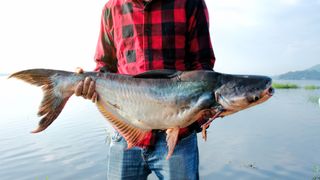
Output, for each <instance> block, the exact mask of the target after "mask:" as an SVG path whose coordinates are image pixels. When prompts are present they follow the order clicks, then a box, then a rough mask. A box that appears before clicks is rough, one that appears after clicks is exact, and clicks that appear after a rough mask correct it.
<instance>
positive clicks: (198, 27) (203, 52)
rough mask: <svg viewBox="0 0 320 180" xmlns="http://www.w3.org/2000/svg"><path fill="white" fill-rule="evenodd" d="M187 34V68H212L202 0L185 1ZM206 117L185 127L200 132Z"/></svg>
mask: <svg viewBox="0 0 320 180" xmlns="http://www.w3.org/2000/svg"><path fill="white" fill-rule="evenodd" d="M187 17H188V34H187V40H188V45H187V48H188V49H187V53H188V55H187V56H186V57H187V62H189V65H190V66H191V67H189V69H204V70H213V67H214V63H215V55H214V52H213V48H212V44H211V39H210V32H209V14H208V9H207V7H206V4H205V2H204V0H189V1H188V3H187ZM207 120H208V119H207V118H203V117H202V118H200V119H199V120H197V121H196V122H194V123H193V124H192V125H190V126H189V127H187V128H188V129H189V130H188V131H189V132H192V131H196V132H201V125H203V124H204V123H206V122H207Z"/></svg>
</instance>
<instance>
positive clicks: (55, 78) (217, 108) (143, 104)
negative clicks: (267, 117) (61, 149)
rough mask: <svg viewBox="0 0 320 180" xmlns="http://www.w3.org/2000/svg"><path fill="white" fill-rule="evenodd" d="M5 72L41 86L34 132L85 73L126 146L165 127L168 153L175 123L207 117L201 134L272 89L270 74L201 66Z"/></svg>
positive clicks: (51, 117)
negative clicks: (192, 68) (236, 72)
mask: <svg viewBox="0 0 320 180" xmlns="http://www.w3.org/2000/svg"><path fill="white" fill-rule="evenodd" d="M10 77H14V78H18V79H21V80H23V81H26V82H28V83H31V84H34V85H37V86H41V87H42V90H43V92H44V96H43V99H42V102H41V105H40V107H39V111H38V115H39V116H41V117H42V119H41V120H40V122H39V126H38V128H37V129H36V130H34V131H32V132H33V133H37V132H40V131H43V130H44V129H46V128H47V127H48V126H49V125H50V124H51V123H52V122H53V121H54V120H55V119H56V118H57V117H58V115H59V114H60V112H61V111H62V109H63V107H64V106H65V104H66V103H67V101H68V99H69V98H70V97H71V96H72V95H73V94H74V90H75V88H76V85H77V84H78V83H79V82H80V81H82V80H84V79H85V77H90V78H91V79H93V80H94V81H95V82H96V92H97V93H98V96H99V97H98V100H97V101H96V105H97V107H98V109H99V111H100V112H101V113H102V114H103V115H104V117H106V119H107V120H108V121H109V122H110V123H111V125H112V126H113V127H114V128H115V129H116V130H117V131H118V132H119V133H120V134H121V135H122V136H123V137H124V138H125V140H126V141H127V143H128V148H131V147H133V146H136V145H138V143H139V142H141V141H142V140H143V139H144V138H145V136H146V135H147V134H148V133H150V132H151V130H154V129H160V130H166V133H167V144H168V156H167V158H169V157H170V156H171V155H172V153H173V151H174V147H175V145H176V143H177V139H178V133H179V129H180V128H184V127H187V126H189V125H190V124H192V123H193V122H195V121H197V120H198V119H200V118H203V117H206V118H208V122H207V123H206V124H204V125H203V126H202V128H203V136H204V138H206V131H205V129H206V128H207V127H208V126H209V124H210V123H211V121H212V120H213V119H215V118H217V117H223V116H226V115H230V114H233V113H235V112H238V111H240V110H243V109H246V108H248V107H251V106H254V105H257V104H260V103H262V102H264V101H266V100H267V99H269V98H270V97H271V96H272V94H273V92H274V90H273V89H272V87H271V81H272V80H271V79H270V78H269V77H266V76H251V75H231V74H223V73H218V72H214V71H203V70H197V71H173V70H154V71H148V72H146V73H142V74H139V75H135V76H129V75H120V74H114V73H100V72H84V73H81V74H77V73H73V72H67V71H60V70H52V69H30V70H24V71H20V72H17V73H14V74H12V75H11V76H10ZM208 114H209V115H210V117H208Z"/></svg>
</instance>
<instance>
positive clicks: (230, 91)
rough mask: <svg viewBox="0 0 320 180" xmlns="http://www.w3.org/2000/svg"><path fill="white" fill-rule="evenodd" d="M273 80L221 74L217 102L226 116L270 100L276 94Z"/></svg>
mask: <svg viewBox="0 0 320 180" xmlns="http://www.w3.org/2000/svg"><path fill="white" fill-rule="evenodd" d="M271 84H272V79H271V78H269V77H267V76H254V75H229V74H221V76H220V86H219V87H218V88H217V89H216V90H215V92H214V94H215V99H216V102H217V103H218V104H219V105H220V106H222V109H223V112H222V113H221V115H220V116H226V115H230V114H233V113H235V112H238V111H241V110H243V109H246V108H249V107H252V106H254V105H257V104H260V103H263V102H265V101H266V100H268V99H269V98H270V97H271V96H272V95H273V93H274V89H273V88H272V87H271Z"/></svg>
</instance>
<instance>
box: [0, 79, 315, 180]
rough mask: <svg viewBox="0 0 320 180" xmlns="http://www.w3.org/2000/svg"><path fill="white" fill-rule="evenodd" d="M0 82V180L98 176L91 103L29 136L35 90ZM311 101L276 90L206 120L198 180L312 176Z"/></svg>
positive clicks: (99, 139) (99, 148)
mask: <svg viewBox="0 0 320 180" xmlns="http://www.w3.org/2000/svg"><path fill="white" fill-rule="evenodd" d="M290 82H292V81H290ZM293 82H294V83H298V84H303V85H308V84H314V85H320V81H293ZM0 83H1V87H2V88H1V90H0V100H1V101H0V118H1V120H0V179H1V180H12V179H19V180H20V179H21V180H23V179H26V180H27V179H28V180H29V179H34V180H42V179H43V180H44V179H55V180H56V179H106V152H107V148H108V147H107V145H106V141H105V139H106V128H110V127H109V125H108V123H107V122H106V121H105V120H104V118H103V117H102V115H100V113H99V112H98V111H97V110H96V107H95V106H94V104H93V103H91V102H89V101H85V100H83V99H82V98H77V97H72V98H71V99H70V100H69V102H68V103H67V105H66V107H65V108H64V110H63V111H62V113H61V115H60V116H59V118H58V119H57V120H56V121H55V122H54V123H53V124H52V125H51V126H50V127H49V128H48V129H47V130H46V131H44V132H42V133H39V134H31V133H30V131H31V130H33V129H34V128H35V127H36V126H37V123H38V120H39V118H38V117H37V116H36V113H37V108H38V106H39V103H40V101H41V96H42V93H41V90H40V89H39V88H36V87H33V86H30V85H27V84H25V83H22V82H21V81H17V80H7V79H5V78H3V77H2V78H1V77H0ZM319 97H320V90H304V89H293V90H276V93H275V95H274V97H272V98H271V99H270V100H269V101H267V102H266V103H264V104H261V105H259V106H256V107H253V108H251V109H248V110H244V111H242V112H239V113H237V114H234V115H231V116H228V117H225V118H222V119H218V120H216V121H214V122H213V124H212V125H211V126H210V128H209V130H208V140H207V142H204V141H203V140H202V139H201V138H200V136H199V138H198V142H199V149H200V177H201V179H208V180H209V179H223V180H225V179H246V180H247V179H254V180H257V179H258V180H259V179H266V180H267V179H281V180H282V179H288V180H289V179H290V180H294V179H297V180H298V179H299V180H300V179H310V180H311V179H320V107H319V104H318V102H317V98H319ZM150 179H155V178H154V176H151V177H150Z"/></svg>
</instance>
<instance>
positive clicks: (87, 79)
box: [82, 77, 92, 98]
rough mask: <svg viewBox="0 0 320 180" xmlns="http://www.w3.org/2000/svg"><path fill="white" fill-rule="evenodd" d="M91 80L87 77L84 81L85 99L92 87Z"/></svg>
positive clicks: (83, 91) (83, 92)
mask: <svg viewBox="0 0 320 180" xmlns="http://www.w3.org/2000/svg"><path fill="white" fill-rule="evenodd" d="M91 81H92V80H91V78H90V77H86V78H85V79H84V83H83V89H82V96H83V97H84V98H85V97H87V95H88V89H89V86H90V82H91Z"/></svg>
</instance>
